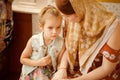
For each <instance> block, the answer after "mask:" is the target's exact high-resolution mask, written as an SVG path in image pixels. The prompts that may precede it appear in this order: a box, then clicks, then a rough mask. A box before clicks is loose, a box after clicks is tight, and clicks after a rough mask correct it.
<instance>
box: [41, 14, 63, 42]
mask: <svg viewBox="0 0 120 80" xmlns="http://www.w3.org/2000/svg"><path fill="white" fill-rule="evenodd" d="M61 23H62V19H61V18H59V17H55V16H52V15H50V16H49V17H47V18H46V20H45V24H44V26H43V32H44V39H45V40H47V41H51V40H54V39H56V37H57V36H58V35H59V33H60V30H61Z"/></svg>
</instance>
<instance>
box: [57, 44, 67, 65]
mask: <svg viewBox="0 0 120 80" xmlns="http://www.w3.org/2000/svg"><path fill="white" fill-rule="evenodd" d="M64 52H65V45H63V47H62V50H61V51H60V55H59V56H58V65H59V64H60V62H61V59H62V57H63V54H64Z"/></svg>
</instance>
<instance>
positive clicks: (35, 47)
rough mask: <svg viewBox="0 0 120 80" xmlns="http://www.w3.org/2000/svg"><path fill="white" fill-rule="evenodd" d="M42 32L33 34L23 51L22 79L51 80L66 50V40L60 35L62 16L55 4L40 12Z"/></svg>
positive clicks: (21, 60) (21, 59)
mask: <svg viewBox="0 0 120 80" xmlns="http://www.w3.org/2000/svg"><path fill="white" fill-rule="evenodd" d="M39 22H40V28H41V29H42V32H41V33H39V34H37V35H33V36H32V37H31V38H30V39H29V40H28V42H27V45H26V47H25V49H24V50H23V52H22V55H21V58H20V62H21V63H22V64H23V66H22V73H21V76H20V80H50V78H51V77H52V75H53V74H54V72H55V71H56V68H57V64H58V61H60V56H61V54H62V53H63V52H62V51H64V45H63V44H64V40H63V38H62V37H60V36H59V33H60V30H61V22H62V16H61V14H60V13H59V12H58V10H57V9H56V8H55V7H53V6H47V7H45V8H43V9H42V10H41V13H40V14H39Z"/></svg>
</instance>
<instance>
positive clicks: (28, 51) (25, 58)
mask: <svg viewBox="0 0 120 80" xmlns="http://www.w3.org/2000/svg"><path fill="white" fill-rule="evenodd" d="M31 42H32V39H31V38H30V39H29V40H28V42H27V45H26V47H25V49H24V50H23V52H22V54H21V57H20V62H21V63H22V64H24V65H28V66H46V65H47V64H50V63H51V58H50V56H49V55H48V56H46V57H43V58H41V59H38V60H32V59H30V57H31V55H32V43H31Z"/></svg>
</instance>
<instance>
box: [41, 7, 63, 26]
mask: <svg viewBox="0 0 120 80" xmlns="http://www.w3.org/2000/svg"><path fill="white" fill-rule="evenodd" d="M50 15H52V16H55V17H57V18H60V19H62V15H61V14H60V12H59V11H58V10H57V9H56V8H55V7H54V6H51V5H48V6H46V7H44V8H43V9H42V10H41V12H40V14H39V23H40V24H42V25H44V23H45V19H46V18H47V17H48V16H50Z"/></svg>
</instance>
